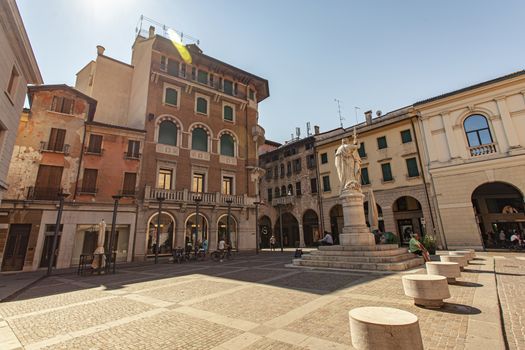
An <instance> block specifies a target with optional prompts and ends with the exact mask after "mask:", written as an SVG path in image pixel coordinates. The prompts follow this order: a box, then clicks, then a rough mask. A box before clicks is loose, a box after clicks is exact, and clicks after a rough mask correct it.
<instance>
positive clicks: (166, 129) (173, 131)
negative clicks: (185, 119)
mask: <svg viewBox="0 0 525 350" xmlns="http://www.w3.org/2000/svg"><path fill="white" fill-rule="evenodd" d="M158 142H159V143H162V144H163V145H170V146H177V125H175V123H174V122H172V121H170V120H164V121H162V122H161V123H160V124H159V141H158Z"/></svg>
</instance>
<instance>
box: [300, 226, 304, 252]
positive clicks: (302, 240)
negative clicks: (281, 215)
mask: <svg viewBox="0 0 525 350" xmlns="http://www.w3.org/2000/svg"><path fill="white" fill-rule="evenodd" d="M299 247H301V248H303V247H304V230H303V224H299Z"/></svg>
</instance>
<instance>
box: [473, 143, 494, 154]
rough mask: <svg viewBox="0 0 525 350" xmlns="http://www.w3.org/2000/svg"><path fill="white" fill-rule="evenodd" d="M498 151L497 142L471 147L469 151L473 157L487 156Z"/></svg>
mask: <svg viewBox="0 0 525 350" xmlns="http://www.w3.org/2000/svg"><path fill="white" fill-rule="evenodd" d="M496 152H497V149H496V144H495V143H489V144H485V145H480V146H474V147H469V153H470V156H471V157H481V156H486V155H489V154H493V153H496Z"/></svg>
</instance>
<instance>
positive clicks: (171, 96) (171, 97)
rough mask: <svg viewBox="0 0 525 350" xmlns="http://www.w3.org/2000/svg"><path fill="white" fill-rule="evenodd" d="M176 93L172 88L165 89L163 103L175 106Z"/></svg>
mask: <svg viewBox="0 0 525 350" xmlns="http://www.w3.org/2000/svg"><path fill="white" fill-rule="evenodd" d="M177 100H178V93H177V90H175V89H172V88H167V89H166V96H165V97H164V102H165V103H167V104H170V105H174V106H176V105H177Z"/></svg>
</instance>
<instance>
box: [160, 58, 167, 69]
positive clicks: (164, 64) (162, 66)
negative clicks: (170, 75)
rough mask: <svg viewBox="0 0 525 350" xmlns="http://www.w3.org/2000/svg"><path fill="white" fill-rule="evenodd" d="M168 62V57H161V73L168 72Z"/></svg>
mask: <svg viewBox="0 0 525 350" xmlns="http://www.w3.org/2000/svg"><path fill="white" fill-rule="evenodd" d="M166 61H167V58H166V56H160V70H161V71H164V72H165V71H166Z"/></svg>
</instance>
